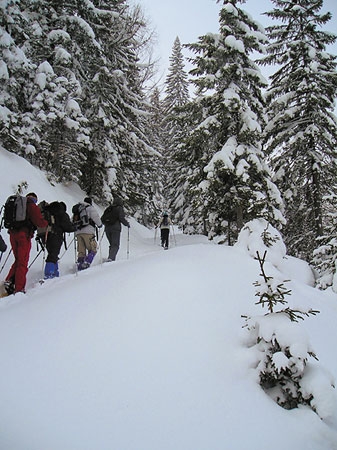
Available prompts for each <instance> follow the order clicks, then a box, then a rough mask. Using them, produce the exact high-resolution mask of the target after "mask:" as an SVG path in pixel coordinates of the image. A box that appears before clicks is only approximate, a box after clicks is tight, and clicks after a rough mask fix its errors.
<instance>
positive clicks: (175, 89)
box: [162, 36, 189, 223]
mask: <svg viewBox="0 0 337 450" xmlns="http://www.w3.org/2000/svg"><path fill="white" fill-rule="evenodd" d="M188 88H189V83H188V79H187V72H186V71H185V61H184V55H183V53H182V45H181V43H180V39H179V37H178V36H177V37H176V39H175V41H174V43H173V48H172V54H171V56H170V66H169V70H168V75H167V77H166V80H165V96H164V100H163V102H162V109H163V121H162V129H163V140H164V148H165V151H164V154H163V157H164V167H165V174H164V175H165V183H164V187H165V190H164V192H163V195H164V198H165V200H166V207H169V208H170V211H171V215H172V216H174V220H175V221H176V222H177V223H179V222H181V218H182V217H181V215H180V206H179V203H180V201H179V200H178V199H179V197H180V194H181V190H182V186H183V184H184V181H185V180H184V177H185V169H186V167H185V166H186V162H184V161H181V158H180V156H181V150H180V145H181V142H182V140H183V139H184V136H185V135H186V132H187V129H188V127H187V123H188V120H187V117H186V110H185V106H186V104H187V103H188V101H189V90H188Z"/></svg>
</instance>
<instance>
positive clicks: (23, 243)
mask: <svg viewBox="0 0 337 450" xmlns="http://www.w3.org/2000/svg"><path fill="white" fill-rule="evenodd" d="M26 197H27V207H26V208H27V209H26V219H25V221H24V223H22V224H21V226H20V228H15V229H9V231H8V232H9V237H10V243H11V246H12V250H13V255H14V258H15V261H14V263H13V265H12V267H11V268H10V270H9V272H8V275H7V277H6V279H5V289H6V292H7V294H13V293H14V294H16V293H18V292H23V293H24V292H25V287H26V276H27V272H28V261H29V255H30V250H31V247H32V242H31V241H32V238H33V236H34V232H35V230H36V228H38V227H41V228H42V227H46V226H47V225H48V222H47V221H46V220H45V219H44V218H43V217H42V214H41V211H40V209H39V207H38V206H37V205H36V203H37V195H36V194H35V193H34V192H30V193H29V194H27V195H26Z"/></svg>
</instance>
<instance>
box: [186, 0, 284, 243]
mask: <svg viewBox="0 0 337 450" xmlns="http://www.w3.org/2000/svg"><path fill="white" fill-rule="evenodd" d="M239 3H243V2H241V1H237V0H231V1H229V2H224V5H223V7H222V9H221V12H220V32H219V34H208V35H205V36H202V37H201V38H199V42H198V43H196V44H190V45H189V48H190V49H191V50H192V51H194V52H195V53H196V55H197V56H196V57H195V59H194V61H193V63H194V65H195V66H196V67H195V68H194V69H193V70H192V71H191V73H192V74H193V75H194V76H195V77H196V78H195V80H194V83H195V85H196V86H197V95H198V97H197V100H196V104H197V105H198V106H199V108H201V114H200V116H201V121H200V122H199V123H198V124H197V127H196V128H195V131H194V132H192V133H191V136H189V141H187V142H186V144H185V145H187V148H189V149H190V150H191V151H192V146H191V144H192V145H194V144H195V143H196V142H198V147H197V148H198V153H199V155H198V157H197V159H196V160H195V163H196V164H195V168H194V169H193V174H192V179H191V181H190V182H191V183H192V184H193V183H194V184H196V183H197V182H198V183H199V187H200V188H201V191H200V202H199V203H200V206H199V208H196V211H197V212H198V213H199V214H200V210H201V211H203V213H202V215H203V218H204V219H206V220H207V222H208V229H209V234H210V236H214V235H219V234H226V235H227V236H228V240H229V242H230V243H231V242H232V241H233V240H234V239H236V237H237V235H238V232H239V230H240V229H241V227H242V226H243V224H244V222H247V221H249V220H251V219H253V218H255V217H264V218H266V219H267V220H269V221H270V222H271V223H274V224H276V223H280V222H283V217H282V214H281V212H280V209H281V207H282V202H281V198H280V195H279V191H278V189H277V188H276V186H275V185H274V184H273V183H272V181H271V174H270V171H269V168H268V166H267V164H266V161H265V155H264V154H263V152H262V148H261V133H262V130H263V127H264V101H263V97H262V88H263V87H265V86H266V81H265V80H264V79H263V77H262V75H261V73H260V71H259V69H258V67H257V65H256V64H255V63H254V62H253V60H252V59H251V58H250V55H251V54H252V53H253V52H262V51H263V49H264V44H265V43H266V41H267V38H266V36H265V35H264V32H263V29H262V28H261V27H260V26H259V25H258V24H257V23H256V22H254V21H253V19H252V18H251V17H250V16H249V15H248V14H247V13H245V12H244V11H243V10H242V9H240V8H239V6H238V5H239ZM193 135H194V136H193ZM202 171H203V172H204V173H202ZM200 178H202V180H201V179H200ZM194 222H196V220H194ZM231 225H232V226H231Z"/></svg>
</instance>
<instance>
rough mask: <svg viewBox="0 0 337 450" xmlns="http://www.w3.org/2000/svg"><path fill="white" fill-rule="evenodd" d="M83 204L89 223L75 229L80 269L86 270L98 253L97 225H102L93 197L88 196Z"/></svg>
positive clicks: (99, 226) (78, 266) (78, 267)
mask: <svg viewBox="0 0 337 450" xmlns="http://www.w3.org/2000/svg"><path fill="white" fill-rule="evenodd" d="M82 205H83V207H84V211H85V217H86V218H87V219H88V224H87V225H84V226H81V228H80V229H77V230H76V231H75V237H76V241H77V269H78V270H84V269H87V268H88V267H90V264H91V263H92V261H93V259H94V258H95V255H96V253H97V241H96V236H95V232H96V227H97V228H101V227H102V222H101V219H100V217H99V214H98V212H97V211H96V209H95V208H94V207H93V206H92V199H91V198H90V197H86V198H85V199H84V203H83V204H82ZM75 226H76V224H75Z"/></svg>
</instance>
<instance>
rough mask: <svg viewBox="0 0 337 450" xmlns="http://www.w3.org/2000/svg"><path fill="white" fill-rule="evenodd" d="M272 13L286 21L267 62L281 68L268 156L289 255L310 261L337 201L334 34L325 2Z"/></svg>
mask: <svg viewBox="0 0 337 450" xmlns="http://www.w3.org/2000/svg"><path fill="white" fill-rule="evenodd" d="M272 2H273V4H274V5H275V8H274V9H273V10H272V11H269V12H268V13H266V14H267V15H268V16H269V17H271V18H273V19H276V20H278V21H280V22H281V24H280V25H273V26H271V27H269V28H267V33H268V35H269V38H270V40H271V43H270V45H269V46H268V48H267V51H268V56H267V57H266V58H265V59H264V60H262V62H263V64H270V65H273V66H274V65H277V66H278V67H279V68H278V70H277V71H276V72H275V73H274V74H273V75H272V76H271V85H270V87H269V89H268V92H267V105H268V116H269V124H268V126H267V128H266V143H267V148H268V153H269V154H270V155H271V157H272V161H273V168H274V170H275V173H276V178H275V181H276V183H277V184H278V186H279V188H280V190H281V192H282V194H283V197H284V199H285V203H286V209H285V216H286V219H287V226H286V227H285V229H284V235H285V241H286V244H287V247H288V251H289V253H290V254H292V255H294V256H298V257H302V258H304V259H306V260H308V261H309V260H310V259H311V256H312V251H313V249H314V248H315V247H316V246H317V245H318V244H317V242H316V239H317V238H319V237H320V236H322V235H325V234H326V229H325V228H326V222H327V220H326V214H327V208H328V205H327V203H326V202H325V198H327V197H331V196H335V195H336V187H337V186H336V181H335V177H336V169H337V167H336V164H337V158H336V143H337V128H336V118H335V116H334V114H333V108H334V100H335V98H336V92H337V74H336V70H335V69H336V57H335V56H332V55H330V54H328V53H327V52H326V47H327V45H329V44H331V43H333V42H334V41H335V40H336V36H334V35H332V34H331V33H327V32H324V31H322V30H321V29H320V28H321V26H322V25H324V24H326V23H327V22H328V21H329V20H330V19H331V14H330V13H326V14H321V13H320V10H321V8H322V5H323V1H322V0H296V1H295V0H282V1H281V0H272Z"/></svg>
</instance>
